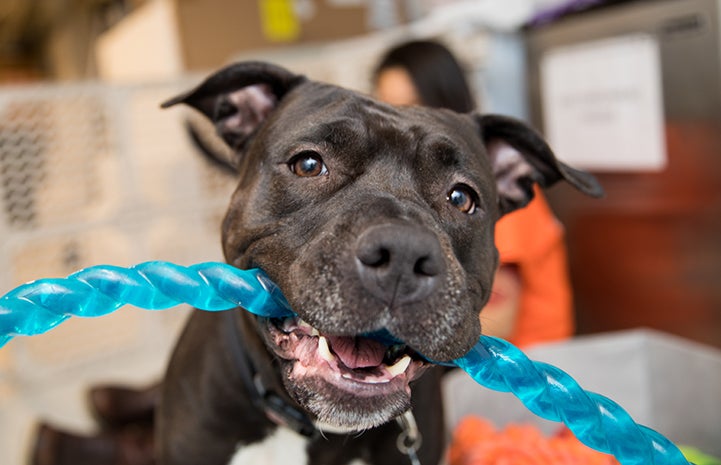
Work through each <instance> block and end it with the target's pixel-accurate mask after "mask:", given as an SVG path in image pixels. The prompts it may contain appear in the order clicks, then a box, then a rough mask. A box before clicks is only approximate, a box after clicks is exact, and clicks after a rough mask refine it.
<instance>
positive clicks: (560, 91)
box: [540, 34, 666, 171]
mask: <svg viewBox="0 0 721 465" xmlns="http://www.w3.org/2000/svg"><path fill="white" fill-rule="evenodd" d="M540 73H541V98H542V102H543V119H544V124H545V132H546V135H547V137H548V141H549V143H550V145H551V147H553V148H554V151H555V152H556V155H558V157H559V158H560V159H561V160H563V161H564V162H566V163H568V164H570V165H572V166H575V167H577V168H586V169H593V170H613V171H618V170H621V171H638V170H644V171H648V170H650V171H656V170H660V169H662V168H663V167H664V166H665V165H666V148H665V138H664V131H663V101H662V94H661V70H660V56H659V50H658V43H657V40H656V39H655V38H653V37H652V36H650V35H645V34H633V35H627V36H619V37H615V38H612V39H602V40H598V41H591V42H584V43H580V44H577V45H570V46H563V47H558V48H555V49H552V50H550V51H548V52H546V53H545V54H544V55H543V56H542V57H541V63H540Z"/></svg>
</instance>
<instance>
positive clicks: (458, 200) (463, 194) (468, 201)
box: [447, 184, 476, 215]
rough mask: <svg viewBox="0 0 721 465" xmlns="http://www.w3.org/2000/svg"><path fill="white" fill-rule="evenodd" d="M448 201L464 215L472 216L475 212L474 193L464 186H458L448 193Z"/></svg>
mask: <svg viewBox="0 0 721 465" xmlns="http://www.w3.org/2000/svg"><path fill="white" fill-rule="evenodd" d="M447 199H448V201H449V202H450V204H451V205H453V206H454V207H456V208H457V209H459V210H460V211H462V212H463V213H466V214H468V215H472V214H473V213H475V211H476V193H475V192H474V191H473V189H471V188H470V187H468V186H466V185H465V184H458V185H456V186H454V187H453V189H451V190H450V191H449V192H448V196H447Z"/></svg>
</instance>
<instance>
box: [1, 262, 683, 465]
mask: <svg viewBox="0 0 721 465" xmlns="http://www.w3.org/2000/svg"><path fill="white" fill-rule="evenodd" d="M181 303H186V304H189V305H191V306H193V307H196V308H198V309H201V310H208V311H222V310H228V309H231V308H236V307H242V308H244V309H246V310H248V311H249V312H251V313H253V314H255V315H259V316H264V317H282V316H290V315H293V314H294V313H293V312H292V310H291V309H290V306H289V304H288V302H287V301H286V300H285V298H284V297H283V295H282V293H281V292H280V289H279V288H278V287H277V286H276V285H275V284H274V283H273V282H271V281H270V280H269V279H268V277H267V276H265V274H264V273H263V272H262V271H261V270H257V269H254V270H240V269H238V268H235V267H233V266H230V265H227V264H224V263H216V262H208V263H200V264H197V265H193V266H190V267H183V266H179V265H175V264H172V263H168V262H159V261H154V262H145V263H141V264H139V265H136V266H133V267H130V268H122V267H117V266H108V265H99V266H94V267H90V268H86V269H84V270H80V271H78V272H77V273H74V274H72V275H70V276H68V277H67V278H58V279H42V280H38V281H33V282H30V283H28V284H24V285H22V286H20V287H18V288H16V289H15V290H13V291H11V292H9V293H8V294H6V295H4V296H3V297H2V298H0V347H2V346H3V345H4V344H5V343H6V342H7V341H9V340H10V339H11V338H12V337H13V336H18V335H25V336H29V335H35V334H41V333H44V332H46V331H49V330H50V329H52V328H54V327H55V326H57V325H58V324H60V323H62V322H63V321H65V320H66V319H68V318H69V317H71V316H78V317H97V316H102V315H106V314H108V313H111V312H113V311H115V310H117V309H118V308H120V307H122V306H123V305H125V304H130V305H134V306H136V307H140V308H144V309H148V310H160V309H166V308H170V307H173V306H176V305H178V304H181ZM453 363H455V364H456V365H458V366H459V367H460V368H462V369H463V370H465V371H466V373H468V374H469V375H470V376H471V377H472V378H473V379H474V380H475V381H476V382H477V383H479V384H480V385H482V386H484V387H486V388H489V389H492V390H496V391H502V392H512V393H513V394H514V395H515V396H516V397H518V398H519V399H520V400H521V402H523V404H524V405H525V406H526V407H527V408H528V409H529V410H530V411H532V412H533V413H534V414H536V415H538V416H540V417H542V418H545V419H548V420H552V421H557V422H563V423H564V424H565V425H566V426H567V427H568V428H569V429H570V430H571V431H572V432H573V433H574V434H575V435H576V437H577V438H578V439H579V440H580V441H581V442H583V443H584V444H586V445H587V446H589V447H591V448H593V449H596V450H598V451H601V452H606V453H611V454H613V455H614V456H615V457H616V458H617V459H618V460H619V461H620V462H621V463H622V464H623V465H642V464H643V465H689V462H687V461H686V459H685V458H684V457H683V455H682V454H681V452H680V451H679V450H678V448H676V446H674V445H673V444H672V443H671V442H670V441H669V440H668V439H666V438H665V437H663V436H661V435H660V434H658V433H657V432H655V431H653V430H651V429H649V428H647V427H645V426H641V425H638V424H636V423H635V422H634V421H633V419H632V418H631V417H630V416H629V414H628V413H627V412H626V411H625V410H623V409H622V408H621V407H620V406H619V405H618V404H616V403H615V402H613V401H612V400H610V399H608V398H606V397H603V396H601V395H599V394H595V393H592V392H588V391H584V390H583V389H582V388H581V387H580V386H579V385H578V384H577V383H576V381H575V380H573V378H571V377H570V376H569V375H568V374H567V373H565V372H563V371H562V370H560V369H558V368H556V367H553V366H551V365H548V364H545V363H541V362H533V361H531V360H529V359H528V358H527V357H526V355H525V354H524V353H523V352H522V351H521V350H520V349H518V348H516V347H515V346H513V345H511V344H509V343H508V342H506V341H503V340H501V339H497V338H493V337H489V336H482V337H481V338H480V340H479V342H478V344H476V346H475V347H474V348H473V349H472V350H471V351H470V352H469V353H468V354H466V355H465V356H463V357H461V358H459V359H457V360H454V362H453Z"/></svg>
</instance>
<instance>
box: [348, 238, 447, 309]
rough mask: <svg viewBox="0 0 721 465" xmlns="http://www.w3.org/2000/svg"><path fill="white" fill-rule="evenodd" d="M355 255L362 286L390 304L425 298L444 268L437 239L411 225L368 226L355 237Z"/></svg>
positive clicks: (439, 278)
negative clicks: (356, 239) (356, 238)
mask: <svg viewBox="0 0 721 465" xmlns="http://www.w3.org/2000/svg"><path fill="white" fill-rule="evenodd" d="M356 257H357V258H358V261H357V263H358V271H359V274H360V278H361V282H362V283H363V285H364V286H365V288H366V289H368V290H369V291H370V292H371V293H372V294H373V295H375V296H376V297H378V298H379V299H381V300H383V301H384V302H386V303H387V304H390V305H402V304H407V303H410V302H415V301H418V300H421V299H424V298H426V297H428V296H429V295H430V294H431V293H432V292H433V291H434V290H435V289H436V287H437V286H438V284H439V283H440V281H441V280H442V276H443V274H444V272H445V269H446V267H445V261H444V260H443V251H442V250H441V245H440V243H439V242H438V239H437V238H436V237H435V236H434V235H433V234H432V233H431V232H430V231H427V230H424V229H421V228H418V227H416V226H412V225H398V224H383V225H377V226H372V227H370V228H368V229H367V230H365V231H364V232H363V233H362V234H361V235H360V237H359V238H358V242H357V243H356Z"/></svg>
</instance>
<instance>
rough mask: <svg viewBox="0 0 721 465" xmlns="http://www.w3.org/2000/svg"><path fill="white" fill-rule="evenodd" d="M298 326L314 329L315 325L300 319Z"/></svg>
mask: <svg viewBox="0 0 721 465" xmlns="http://www.w3.org/2000/svg"><path fill="white" fill-rule="evenodd" d="M298 327H299V328H308V329H313V327H312V326H311V325H310V323H306V322H305V320H298Z"/></svg>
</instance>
